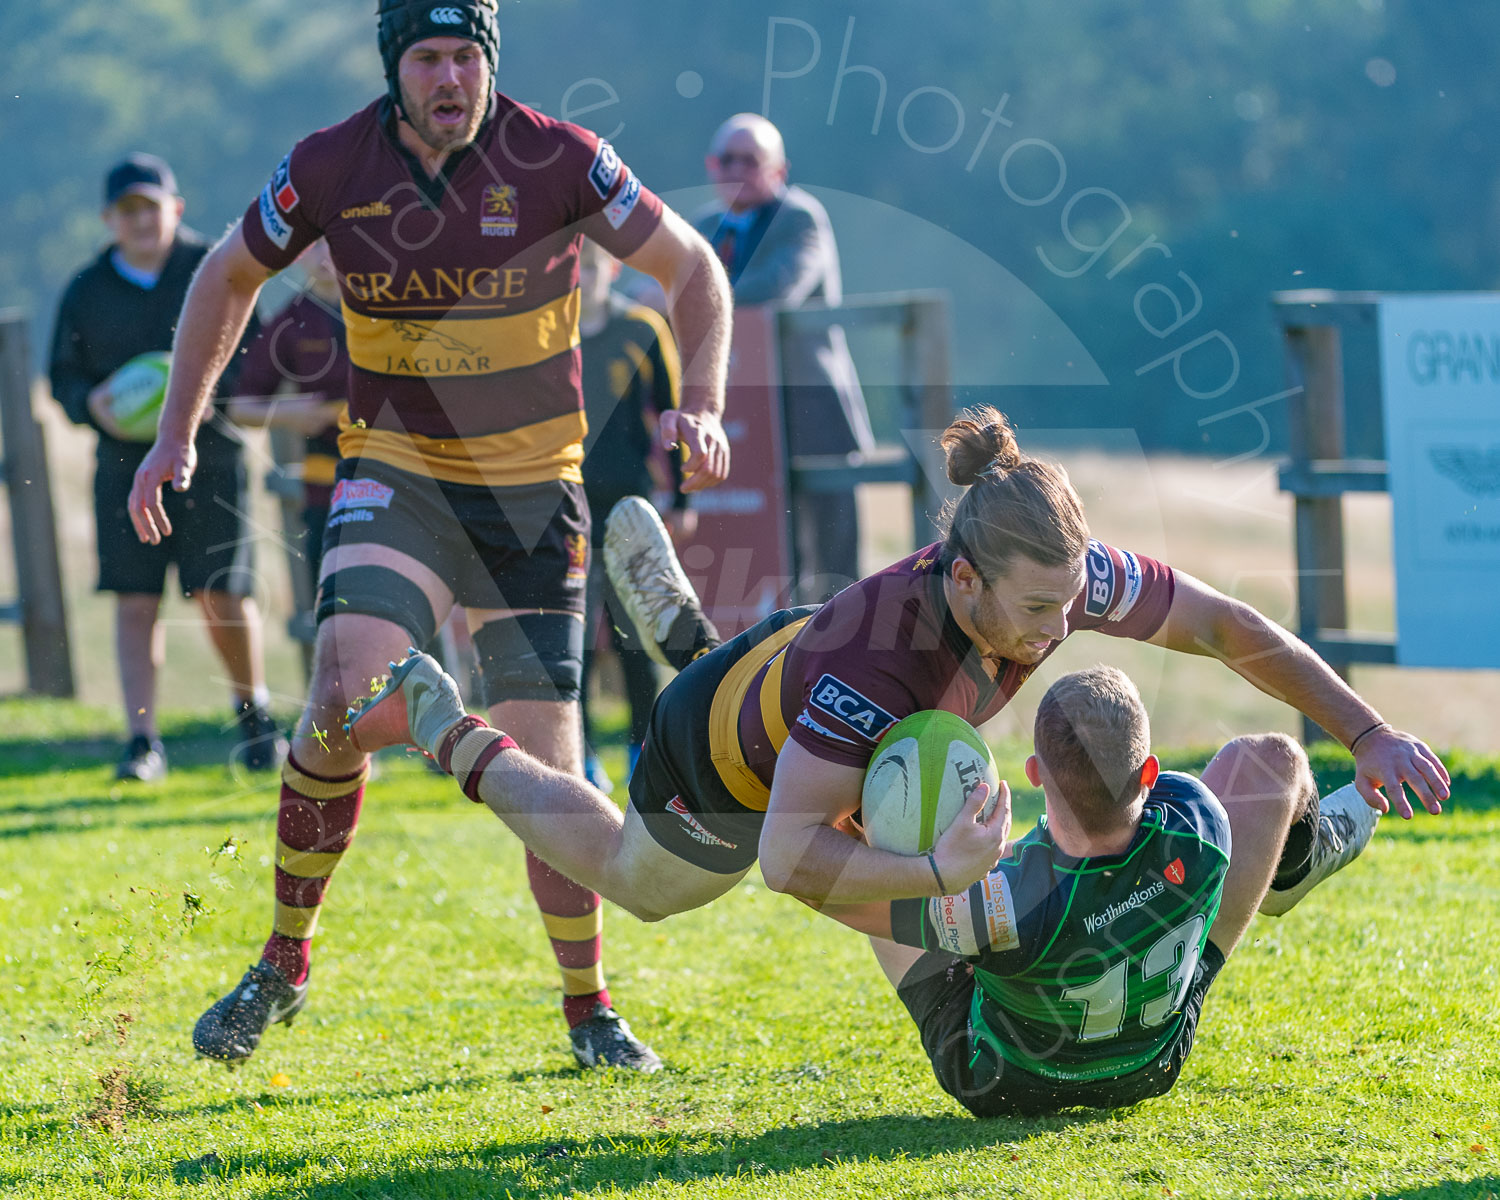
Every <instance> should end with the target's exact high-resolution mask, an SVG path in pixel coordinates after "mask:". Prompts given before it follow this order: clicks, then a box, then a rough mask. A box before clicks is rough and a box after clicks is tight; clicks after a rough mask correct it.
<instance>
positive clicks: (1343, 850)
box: [1260, 783, 1380, 917]
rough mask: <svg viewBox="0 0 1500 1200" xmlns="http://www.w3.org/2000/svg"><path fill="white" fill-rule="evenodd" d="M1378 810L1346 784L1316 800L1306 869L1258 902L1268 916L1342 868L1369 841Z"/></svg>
mask: <svg viewBox="0 0 1500 1200" xmlns="http://www.w3.org/2000/svg"><path fill="white" fill-rule="evenodd" d="M1379 820H1380V814H1379V813H1378V812H1376V811H1375V809H1373V808H1371V807H1370V806H1369V805H1368V804H1366V803H1365V798H1364V797H1363V796H1361V795H1360V794H1359V793H1358V792H1357V791H1355V790H1354V785H1353V784H1352V783H1351V784H1348V785H1346V786H1344V787H1341V788H1339V790H1338V791H1336V792H1330V793H1329V794H1328V795H1326V796H1324V797H1322V798H1321V799H1320V800H1319V801H1318V836H1317V837H1316V838H1315V839H1314V840H1313V847H1312V855H1311V863H1310V865H1309V868H1308V872H1307V874H1306V875H1304V876H1303V877H1302V878H1301V879H1299V880H1298V881H1297V882H1296V883H1294V884H1292V886H1291V887H1289V888H1280V889H1278V888H1276V887H1274V886H1273V887H1272V888H1271V889H1270V890H1269V891H1267V892H1266V895H1265V899H1263V900H1262V901H1261V902H1260V911H1261V912H1263V913H1264V914H1265V915H1266V916H1268V917H1279V916H1282V915H1283V914H1285V913H1288V912H1290V911H1291V910H1292V908H1293V907H1295V906H1296V904H1297V902H1298V901H1299V900H1301V899H1302V897H1303V896H1305V895H1307V893H1308V892H1310V891H1312V890H1313V888H1315V887H1317V886H1318V884H1320V883H1322V882H1323V881H1324V880H1325V879H1327V878H1328V877H1329V876H1330V875H1332V874H1333V873H1334V872H1335V871H1342V870H1343V869H1344V868H1345V867H1347V866H1348V865H1349V864H1350V863H1352V862H1353V861H1354V860H1355V859H1356V858H1358V857H1359V855H1360V852H1361V851H1362V850H1363V849H1364V848H1365V847H1366V846H1368V845H1369V844H1370V838H1371V837H1373V836H1374V834H1375V826H1376V823H1377V822H1379Z"/></svg>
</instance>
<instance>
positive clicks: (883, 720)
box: [807, 675, 896, 742]
mask: <svg viewBox="0 0 1500 1200" xmlns="http://www.w3.org/2000/svg"><path fill="white" fill-rule="evenodd" d="M807 703H808V705H809V707H811V708H816V709H818V710H819V711H821V712H825V713H827V714H828V715H829V716H830V717H832V718H833V719H834V720H836V721H838V722H839V723H840V724H843V725H847V726H848V727H849V728H850V729H852V730H854V732H855V733H857V734H859V736H860V737H862V738H865V739H866V740H868V741H871V742H874V741H878V740H879V738H880V735H881V734H882V733H884V732H885V731H886V730H887V729H889V728H890V727H891V726H892V725H894V724H895V723H896V718H895V717H893V716H891V714H890V713H888V712H886V711H885V709H883V708H881V707H880V705H878V704H876V703H875V702H874V701H873V700H869V699H867V698H866V697H864V696H862V695H860V694H859V693H858V692H856V691H855V690H854V689H853V688H852V687H850V686H849V685H848V684H847V683H845V682H844V681H843V680H842V679H836V678H835V677H834V676H832V675H824V676H823V677H822V678H821V679H819V680H818V682H817V683H815V684H813V688H812V694H811V695H810V696H808V698H807Z"/></svg>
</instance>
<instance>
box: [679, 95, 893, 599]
mask: <svg viewBox="0 0 1500 1200" xmlns="http://www.w3.org/2000/svg"><path fill="white" fill-rule="evenodd" d="M706 165H707V168H708V177H709V179H711V180H712V181H713V183H714V185H715V186H716V187H717V188H718V191H719V197H720V199H721V201H722V202H723V205H724V207H722V208H713V209H710V210H707V211H705V212H702V213H700V214H699V215H698V217H697V219H696V221H695V224H696V225H697V228H698V231H699V232H700V233H702V234H703V235H704V236H705V237H707V238H708V239H709V241H711V242H712V243H713V246H714V249H715V250H717V251H718V254H719V258H720V261H722V262H723V264H724V268H725V270H726V271H728V272H729V281H730V283H731V284H732V285H733V288H734V302H735V305H736V306H742V305H754V304H780V305H783V306H786V307H791V308H795V307H797V306H798V305H801V304H805V303H807V302H808V301H809V300H821V301H823V302H824V303H826V304H830V305H836V304H839V303H841V302H842V300H843V296H844V289H843V280H842V277H841V275H840V272H839V253H838V246H837V245H836V244H835V242H834V240H833V228H832V226H830V225H829V223H828V214H827V213H826V212H825V211H824V209H823V206H822V205H821V204H819V203H818V202H817V200H815V199H814V198H813V197H812V196H810V195H808V193H807V192H805V191H803V190H802V189H801V188H799V187H792V186H788V184H787V161H786V149H785V147H784V145H783V143H782V140H781V134H780V132H778V130H777V128H776V126H774V125H772V124H771V122H770V121H768V120H766V119H765V118H764V117H761V116H757V115H756V114H754V113H740V114H738V115H737V116H733V117H730V118H729V120H727V121H725V122H724V124H723V125H721V126H719V130H718V132H717V133H715V134H714V136H713V140H712V141H711V142H710V143H709V148H708V158H707V160H706ZM781 352H782V362H781V373H782V383H783V402H784V405H785V410H786V433H787V439H786V440H787V452H788V453H789V454H849V453H851V452H855V451H867V450H869V449H870V448H871V446H872V445H873V442H874V439H873V437H872V436H871V433H870V416H869V412H868V411H867V410H866V408H865V398H864V393H863V392H862V391H861V390H860V386H859V377H858V376H857V375H856V374H855V371H854V360H853V359H852V358H850V356H849V346H848V343H847V342H846V341H845V340H844V331H843V330H842V329H840V328H839V327H838V326H836V325H835V326H832V327H830V328H829V329H826V330H820V331H818V332H817V333H810V334H798V335H796V336H794V337H789V338H787V339H785V340H784V342H783V344H782V347H781ZM795 521H796V526H795V531H794V532H795V536H796V540H797V552H798V559H799V562H800V567H801V569H800V571H799V576H800V577H799V579H798V591H799V593H800V598H801V599H802V600H804V601H821V600H824V599H826V598H827V597H828V596H829V595H831V594H832V593H833V592H835V591H837V590H839V589H840V588H842V587H844V586H845V585H847V584H849V583H851V582H853V581H854V580H855V579H858V578H859V514H858V510H857V509H856V507H855V501H854V491H853V489H852V488H851V489H849V490H847V491H843V492H835V493H831V494H830V493H823V494H820V495H819V496H818V502H817V503H816V504H800V505H798V506H797V508H796V517H795Z"/></svg>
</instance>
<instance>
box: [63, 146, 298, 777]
mask: <svg viewBox="0 0 1500 1200" xmlns="http://www.w3.org/2000/svg"><path fill="white" fill-rule="evenodd" d="M182 212H183V201H182V197H181V196H179V195H178V194H177V180H176V178H175V177H174V176H173V174H172V169H171V167H169V166H168V165H167V164H166V163H165V162H163V161H162V160H161V159H160V158H157V157H156V156H155V155H151V154H132V155H130V156H129V157H128V158H126V159H124V160H123V161H121V162H120V163H118V164H116V165H115V167H114V168H113V169H111V171H110V172H109V174H108V176H107V177H106V178H105V182H104V211H103V218H104V224H105V225H106V226H107V227H108V228H109V231H110V234H111V241H110V244H109V246H107V247H106V248H105V249H104V251H103V252H102V253H101V254H100V255H99V257H98V258H97V259H95V260H94V261H93V262H92V263H90V264H89V266H87V267H86V268H84V270H83V271H81V272H80V273H79V274H78V276H77V277H76V278H75V279H74V280H73V281H72V283H71V284H69V285H68V289H67V291H66V292H65V293H64V295H63V299H62V305H61V307H60V309H59V311H58V316H57V329H56V332H55V335H54V337H53V343H52V364H51V374H52V393H53V395H54V396H56V397H57V399H58V401H59V402H60V403H61V404H62V406H63V408H64V409H65V410H66V411H67V414H68V416H69V417H71V418H72V419H73V420H74V421H76V422H78V423H79V424H81V425H91V426H93V427H94V429H96V430H97V431H98V433H99V442H98V447H97V460H96V464H95V471H94V516H95V521H96V524H97V529H98V550H99V590H100V591H106V592H114V593H115V597H116V609H115V612H116V639H115V648H116V654H117V657H118V660H119V666H120V686H121V690H122V691H123V693H124V699H125V718H126V724H127V727H128V729H129V734H130V736H129V741H128V743H127V745H126V748H125V752H124V755H123V756H122V757H121V760H120V765H119V770H118V777H119V778H120V779H134V780H141V781H151V780H156V779H160V778H161V777H162V775H164V774H165V773H166V769H167V761H166V755H165V752H164V750H163V748H162V743H161V739H160V738H159V737H158V736H157V731H156V673H157V670H158V669H159V668H160V666H161V664H162V660H163V656H164V654H165V649H166V646H165V641H164V639H163V638H162V636H161V631H160V628H159V627H158V625H157V610H158V609H159V607H160V605H161V597H162V589H163V587H164V585H165V582H166V574H167V566H168V564H170V563H173V562H175V563H176V564H177V582H178V584H179V585H180V586H181V588H182V591H183V594H184V595H191V596H196V597H197V598H198V602H199V604H200V605H201V606H202V609H203V615H204V618H205V620H206V622H207V627H208V631H209V634H210V636H211V637H212V639H213V643H214V647H215V649H217V650H218V652H219V655H220V657H221V658H222V659H223V660H224V666H225V670H226V672H227V673H228V676H229V679H230V683H231V690H232V693H233V697H234V704H235V709H236V712H237V715H238V718H239V725H240V731H241V738H242V741H241V744H240V746H239V747H238V748H237V750H236V759H237V760H238V761H240V762H243V763H244V765H245V766H247V767H249V768H251V769H253V770H266V769H269V768H271V767H274V766H275V765H276V761H277V753H278V745H277V742H278V737H279V735H278V734H277V732H276V728H275V726H274V725H273V724H272V722H271V718H270V716H269V715H268V714H267V713H266V709H265V702H266V700H267V699H268V696H267V692H266V686H265V675H264V666H263V663H262V656H261V626H260V620H261V618H260V613H259V611H258V609H257V607H256V604H255V600H254V599H253V598H252V596H251V585H252V582H253V581H252V576H251V559H250V537H249V530H248V528H247V525H246V520H245V516H244V511H245V500H244V495H245V468H244V463H243V462H242V460H241V456H240V449H239V443H238V442H237V441H234V440H232V439H231V438H229V437H226V436H225V435H224V434H223V433H222V432H220V430H219V428H217V427H216V423H206V424H205V425H204V426H203V428H202V429H201V430H199V432H198V436H197V439H196V444H195V448H196V451H197V454H198V459H199V463H200V465H201V468H202V471H201V473H202V477H203V482H202V493H201V494H198V493H195V494H194V496H193V497H192V498H191V499H189V498H187V497H183V496H173V497H171V510H172V521H173V522H174V525H175V527H176V533H175V534H174V535H173V537H171V538H170V539H169V540H167V541H164V542H162V543H161V544H159V545H155V546H143V545H141V544H140V543H139V542H138V541H137V540H136V539H135V538H134V537H133V536H132V530H131V525H130V518H129V516H128V515H127V513H126V499H127V497H128V495H129V493H130V485H131V481H132V479H133V478H134V476H135V470H136V468H137V467H138V466H139V465H140V463H141V460H142V459H143V458H144V457H145V455H146V449H147V447H146V444H145V443H143V442H140V441H131V440H130V439H129V438H128V436H127V433H126V431H125V430H122V429H121V428H120V426H119V425H118V424H117V423H116V421H115V418H114V415H113V412H112V409H111V401H112V393H111V383H112V377H113V376H114V373H115V372H116V371H117V370H118V369H119V368H120V367H121V366H123V365H124V364H125V363H127V362H129V361H130V360H131V359H133V358H135V357H136V356H137V355H139V354H143V353H146V352H147V351H152V350H168V349H170V348H171V345H172V331H173V329H174V328H175V326H176V324H177V315H178V312H179V311H180V310H181V308H182V300H183V297H184V296H185V295H186V294H187V289H188V284H189V282H190V281H191V280H192V277H193V271H194V270H195V269H196V268H197V266H198V263H199V262H200V261H201V260H202V258H203V256H204V254H206V253H207V252H208V245H207V243H205V242H204V241H203V239H202V238H200V237H199V236H198V235H197V234H196V233H194V232H193V231H192V230H190V229H187V228H186V227H184V226H183V225H182V224H181V221H182ZM229 348H232V346H231V347H229ZM225 365H226V370H225V373H224V379H222V380H220V381H219V394H220V395H227V394H229V390H230V389H229V383H231V382H232V379H233V376H234V374H235V372H236V371H237V369H238V357H237V356H236V358H235V359H234V360H233V361H230V360H228V359H227V358H226V364H225ZM280 748H281V749H282V750H284V749H285V743H284V742H282V743H281V747H280Z"/></svg>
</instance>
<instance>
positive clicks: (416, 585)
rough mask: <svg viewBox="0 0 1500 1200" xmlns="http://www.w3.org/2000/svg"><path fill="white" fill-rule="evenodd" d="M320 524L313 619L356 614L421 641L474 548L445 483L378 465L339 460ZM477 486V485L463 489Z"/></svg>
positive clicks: (447, 605)
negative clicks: (381, 620) (383, 622)
mask: <svg viewBox="0 0 1500 1200" xmlns="http://www.w3.org/2000/svg"><path fill="white" fill-rule="evenodd" d="M338 475H339V478H338V482H337V484H336V485H335V487H334V491H333V497H332V499H331V501H330V503H329V508H328V522H327V524H326V525H325V526H324V531H323V546H322V555H323V557H322V564H321V567H320V570H319V585H318V602H317V613H316V615H317V619H318V620H319V621H320V622H321V621H324V620H327V619H328V618H329V617H331V616H334V615H340V616H342V615H346V614H348V613H360V614H363V615H365V616H372V617H382V618H384V619H385V620H388V621H391V622H394V623H395V624H398V625H402V626H403V627H405V628H406V630H407V632H408V633H409V635H410V640H411V644H412V645H414V646H416V647H418V648H419V649H420V648H421V647H423V646H425V645H426V644H427V643H428V642H429V641H430V640H431V639H432V636H433V634H434V633H435V632H436V631H437V628H438V626H439V625H440V624H441V623H442V622H443V620H444V619H445V618H446V617H447V615H448V611H449V609H451V608H452V606H453V595H454V588H455V579H456V577H457V576H458V575H459V574H460V572H461V571H462V569H463V568H464V566H465V564H466V563H467V562H468V561H469V560H471V559H473V557H474V552H473V548H472V546H471V545H470V544H469V540H468V538H467V537H466V535H465V533H464V528H463V525H462V523H461V518H460V515H459V514H458V512H457V510H456V508H455V504H456V503H458V502H457V501H452V500H450V498H449V496H448V495H447V492H446V491H445V487H446V486H447V485H444V484H441V483H438V482H436V481H434V480H432V479H429V478H427V477H425V476H419V475H412V474H410V473H408V472H405V471H401V470H399V469H397V468H395V467H391V466H388V465H386V464H385V463H380V462H374V461H369V460H359V461H353V460H345V461H344V462H342V463H340V464H339V468H338ZM470 490H477V489H470Z"/></svg>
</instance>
